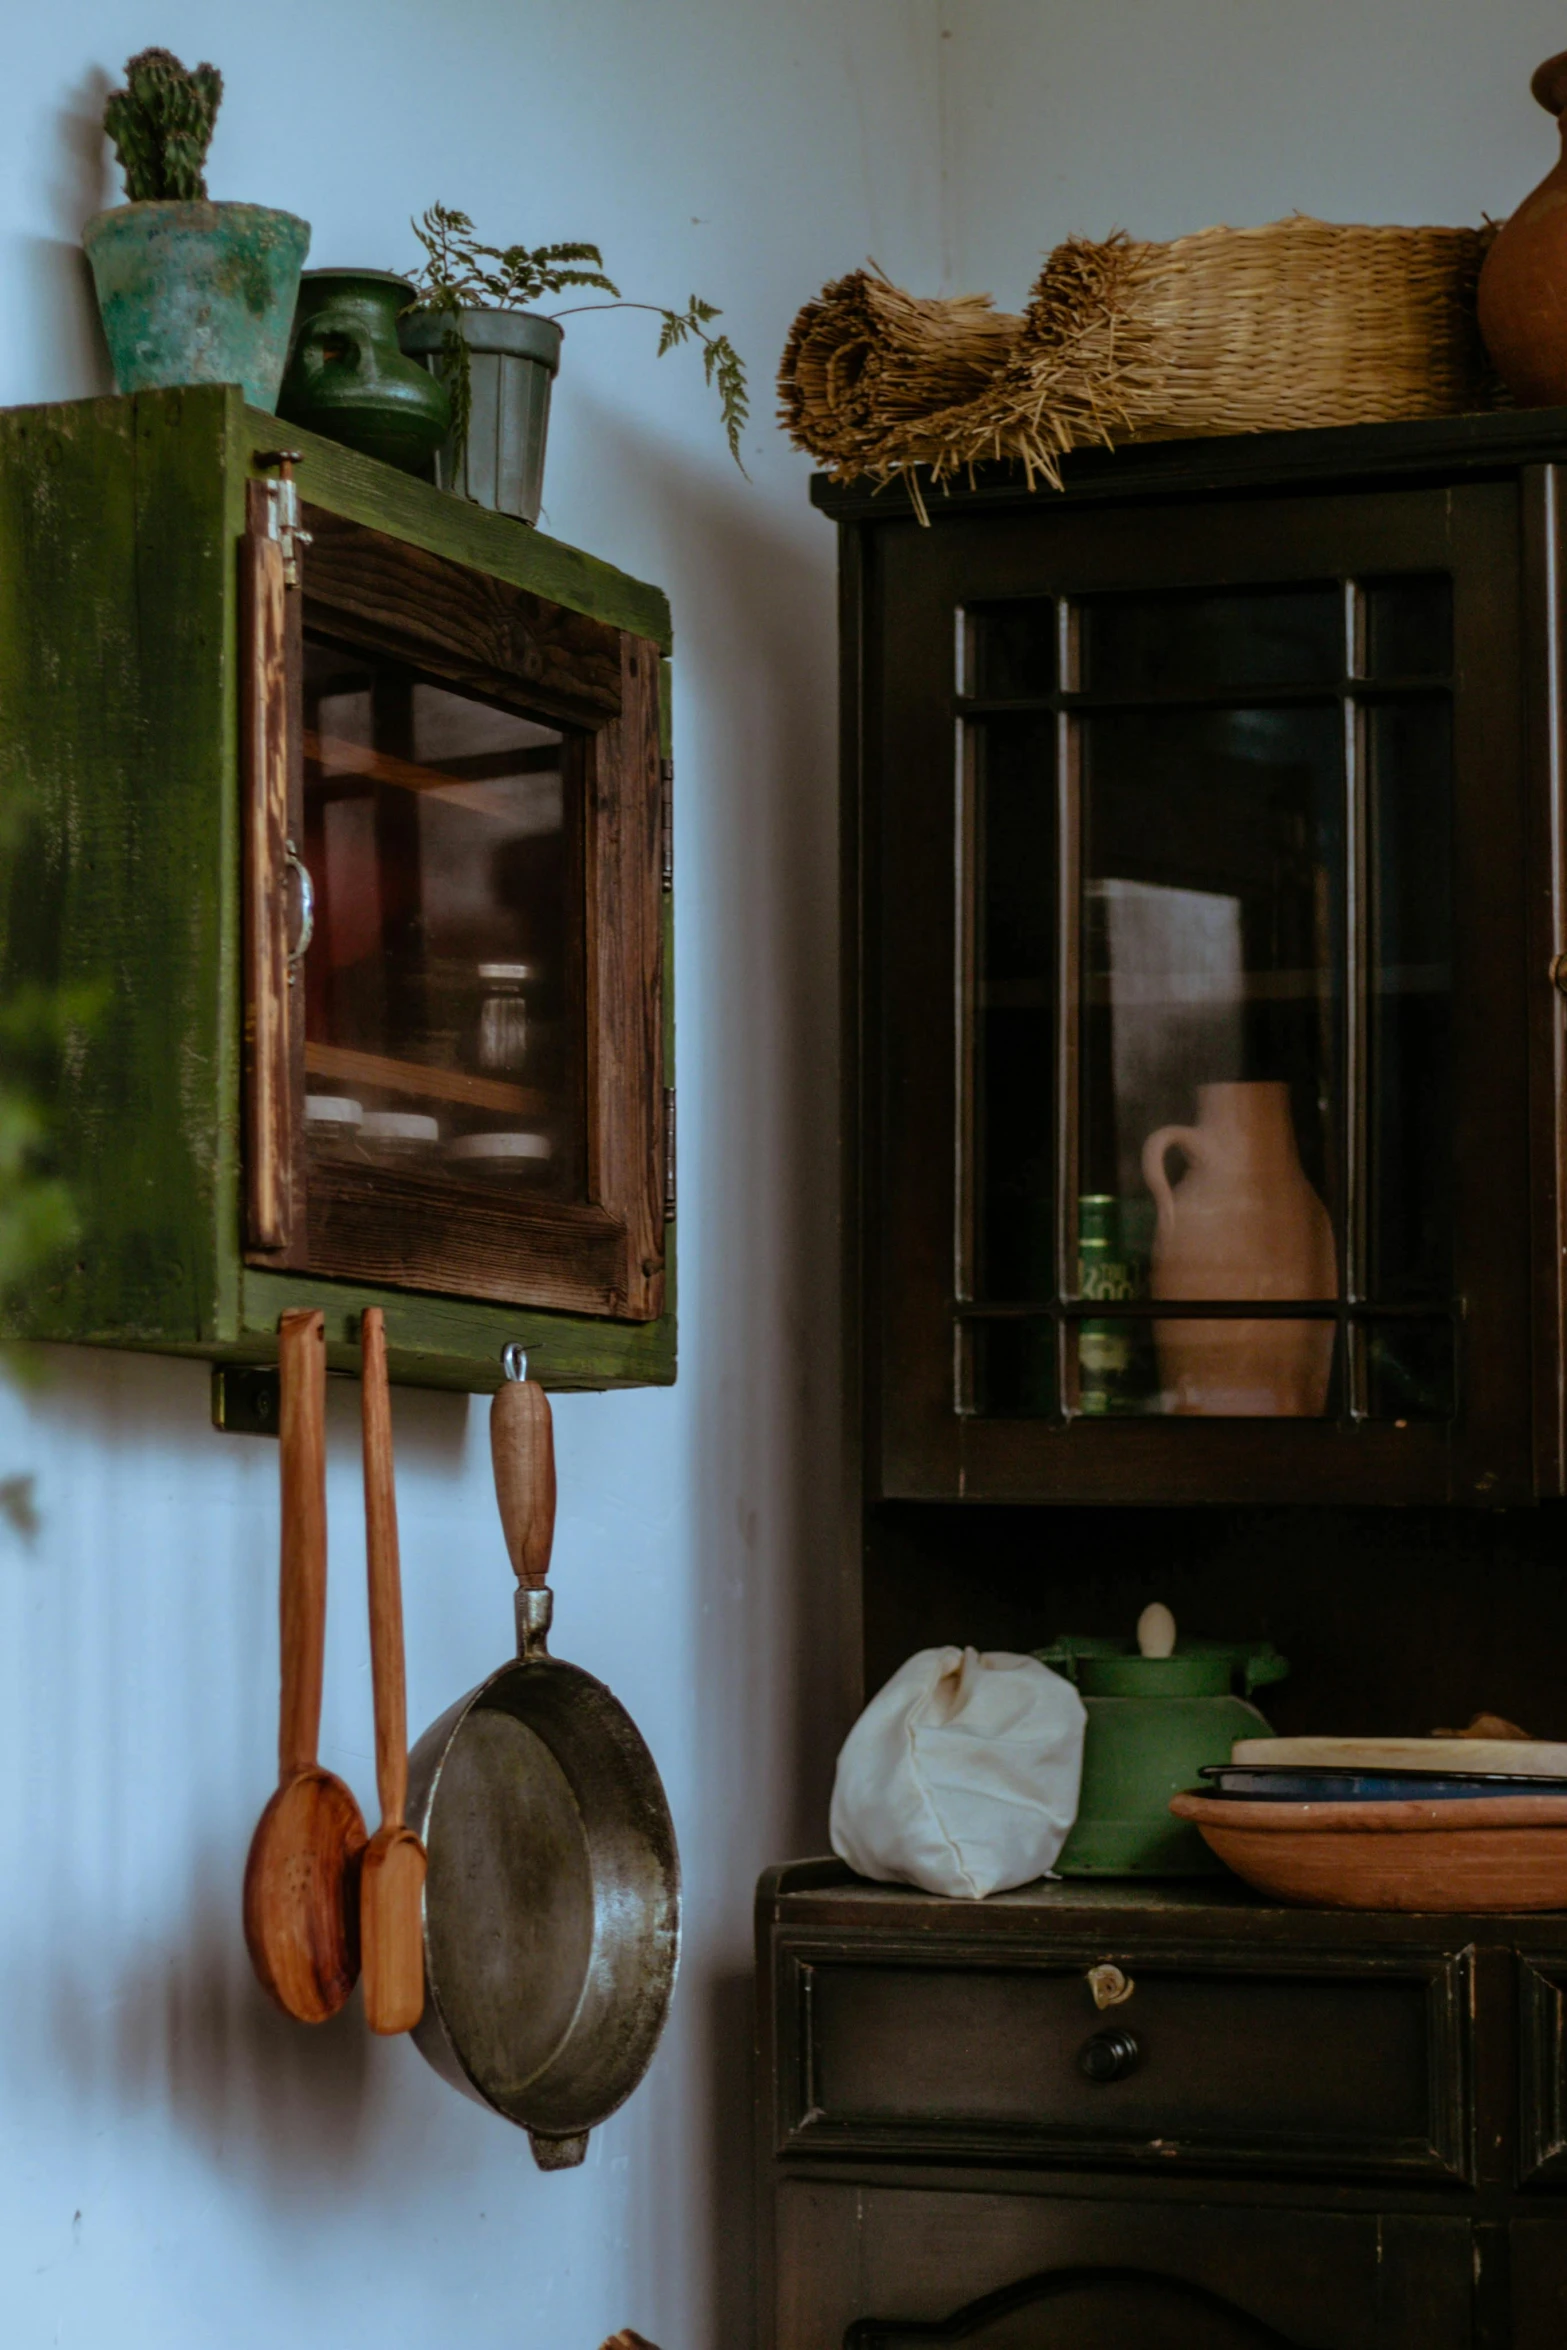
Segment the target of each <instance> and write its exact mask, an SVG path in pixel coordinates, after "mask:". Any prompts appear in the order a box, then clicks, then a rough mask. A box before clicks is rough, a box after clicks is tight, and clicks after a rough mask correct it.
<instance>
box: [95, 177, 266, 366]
mask: <svg viewBox="0 0 1567 2350" xmlns="http://www.w3.org/2000/svg"><path fill="white" fill-rule="evenodd" d="M82 243H83V245H84V246H85V248H86V252H87V258H88V260H89V261H90V262H91V264H92V273H93V282H94V283H95V285H96V286H97V289H98V308H99V310H100V311H101V312H102V314H103V331H104V335H105V337H106V339H107V341H108V345H109V357H110V359H111V361H112V362H113V366H114V380H115V383H116V384H117V385H118V386H119V388H120V390H121V391H122V392H160V391H167V390H170V389H172V388H173V387H174V386H175V385H177V384H234V383H237V384H240V385H241V386H243V389H244V393H245V397H246V399H247V400H248V401H249V402H250V405H251V406H252V407H253V408H275V407H276V405H277V395H278V385H279V384H280V383H281V381H282V378H283V362H284V359H285V357H286V356H287V352H288V336H289V328H290V326H291V325H292V323H293V318H294V303H295V299H296V297H297V295H298V292H299V273H300V270H301V268H302V267H303V266H304V259H305V255H306V254H307V253H308V252H309V250H310V223H309V222H308V221H307V220H299V219H296V217H295V216H294V214H293V213H292V212H274V211H272V210H271V209H270V208H269V207H268V206H267V205H265V204H164V203H158V204H117V205H116V206H115V207H114V209H113V211H111V212H96V213H94V215H93V217H92V219H91V220H89V221H88V223H87V226H86V227H85V228H84V229H83V231H82Z"/></svg>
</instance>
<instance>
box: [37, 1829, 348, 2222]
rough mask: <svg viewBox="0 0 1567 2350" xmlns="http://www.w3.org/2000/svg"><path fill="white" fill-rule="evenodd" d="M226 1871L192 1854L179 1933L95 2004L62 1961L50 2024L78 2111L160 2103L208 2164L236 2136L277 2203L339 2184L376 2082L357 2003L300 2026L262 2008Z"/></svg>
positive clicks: (92, 1982)
mask: <svg viewBox="0 0 1567 2350" xmlns="http://www.w3.org/2000/svg"><path fill="white" fill-rule="evenodd" d="M232 1875H233V1855H232V1854H231V1853H230V1852H228V1851H227V1850H226V1849H225V1850H222V1851H213V1852H210V1853H209V1854H207V1855H206V1856H205V1857H204V1860H203V1862H202V1864H201V1865H199V1866H198V1867H197V1869H196V1870H195V1872H194V1873H193V1877H192V1882H191V1888H190V1897H189V1902H188V1904H187V1905H186V1907H185V1909H184V1911H183V1913H182V1924H183V1926H184V1928H185V1931H184V1932H183V1934H182V1938H181V1940H180V1941H179V1942H178V1944H176V1945H175V1946H174V1947H173V1949H172V1950H171V1949H170V1948H169V1947H168V1946H167V1945H166V1944H160V1945H158V1946H154V1947H149V1948H148V1949H147V1951H146V1952H145V1954H144V1956H143V1957H142V1958H141V1960H140V1961H139V1962H135V1963H132V1964H130V1965H128V1966H125V1967H123V1968H122V1969H121V1971H120V1973H119V1975H118V1977H117V1979H116V1981H115V1983H114V1985H113V1993H112V1997H111V1998H110V1999H109V2000H108V2001H107V2002H106V2000H105V1996H104V1992H105V1986H104V1983H103V1981H102V1979H101V1977H100V1976H98V1975H96V1974H94V1973H93V1972H92V1971H91V1969H90V1968H82V1969H79V1970H76V1969H72V1968H70V1967H65V1968H62V1969H61V1970H60V1971H59V1972H58V1973H57V1974H56V1975H55V1977H54V1980H53V1984H52V1987H51V1991H50V1993H49V1996H48V2000H47V2013H48V2017H49V2025H50V2032H51V2037H52V2040H53V2044H54V2052H55V2062H56V2067H57V2070H58V2073H59V2076H60V2079H61V2082H62V2084H64V2085H67V2086H69V2087H71V2088H73V2089H74V2090H75V2091H76V2092H77V2094H78V2096H79V2098H80V2101H81V2103H82V2104H83V2105H84V2106H86V2107H89V2108H91V2107H95V2106H98V2105H101V2104H102V2103H103V2101H104V2100H105V2099H109V2100H112V2102H113V2105H114V2106H115V2108H116V2109H117V2110H118V2111H120V2112H122V2113H123V2112H139V2111H143V2110H145V2109H146V2108H147V2107H148V2106H149V2105H150V2106H153V2107H162V2108H166V2109H167V2111H168V2112H169V2113H170V2115H171V2117H172V2118H173V2120H174V2122H175V2123H176V2125H177V2127H178V2128H180V2129H181V2130H182V2131H183V2132H184V2133H185V2135H186V2136H188V2137H189V2138H190V2139H191V2140H192V2142H193V2143H194V2144H195V2145H197V2146H198V2147H199V2148H200V2150H201V2152H202V2153H203V2154H204V2155H205V2156H206V2157H207V2158H208V2159H209V2160H211V2161H214V2162H215V2161H218V2160H220V2159H221V2158H222V2157H224V2156H225V2155H226V2154H230V2155H231V2154H232V2153H233V2151H234V2149H235V2147H236V2145H237V2144H238V2143H240V2142H242V2143H243V2147H244V2153H245V2164H246V2169H247V2172H249V2173H251V2174H252V2175H254V2176H255V2178H256V2179H257V2181H258V2183H259V2184H260V2185H261V2186H262V2187H263V2189H264V2190H266V2191H269V2192H270V2193H271V2194H272V2195H273V2196H274V2197H275V2198H276V2199H277V2201H278V2203H279V2205H280V2206H281V2207H283V2208H285V2209H286V2208H287V2207H288V2206H290V2205H292V2204H295V2203H297V2202H299V2201H300V2200H302V2199H303V2200H306V2201H308V2200H310V2199H312V2198H314V2197H315V2196H317V2195H318V2194H319V2192H320V2190H321V2188H322V2187H323V2185H325V2184H327V2183H328V2182H331V2183H333V2184H334V2185H339V2186H340V2185H341V2182H342V2179H343V2178H344V2176H345V2174H346V2172H347V2170H348V2168H349V2166H350V2165H352V2164H353V2163H354V2162H355V2160H356V2158H357V2157H358V2155H359V2154H360V2152H361V2151H362V2150H363V2149H364V2148H365V2147H366V2146H367V2145H368V2144H369V2143H370V2142H371V2141H372V2140H373V2138H374V2136H375V2133H376V2127H377V2122H378V2118H379V2116H378V2108H379V2107H380V2106H381V2105H382V2104H383V2102H384V2101H385V2100H384V2094H383V2092H384V2089H385V2086H386V2084H387V2080H388V2076H387V2073H386V2071H385V2068H384V2067H381V2066H377V2064H376V2062H375V2051H374V2049H373V2046H372V2044H371V2041H370V2038H369V2035H368V2034H367V2032H366V2030H365V2024H364V2018H363V2016H362V2015H361V2014H360V2012H359V2003H358V2001H357V1999H355V2000H353V2001H351V2002H350V2004H349V2006H348V2007H347V2008H345V2009H344V2011H343V2013H342V2014H341V2015H339V2016H337V2017H335V2018H334V2019H333V2021H332V2022H331V2023H329V2024H322V2025H320V2026H318V2027H315V2028H313V2029H312V2030H310V2031H303V2030H301V2028H300V2027H299V2025H297V2024H294V2023H291V2022H290V2021H289V2019H288V2018H287V2017H286V2016H284V2015H282V2014H281V2013H280V2012H279V2011H278V2010H277V2009H276V2008H274V2007H273V2006H272V2004H271V2002H270V2001H269V2000H268V1999H267V1997H266V1995H265V1993H264V1992H263V1991H262V1990H261V1989H260V1988H259V1986H258V1985H257V1984H256V1982H255V1981H254V1979H253V1977H252V1976H251V1974H250V1971H249V1968H248V1966H247V1964H246V1958H245V1950H244V1945H243V1943H242V1942H241V1940H240V1937H239V1933H238V1926H237V1904H236V1902H235V1900H234V1899H233V1898H232V1897H231V1896H232V1888H231V1886H230V1879H231V1878H232ZM219 1887H221V1888H222V1893H221V1896H220V1894H219V1892H218V1890H217V1888H219Z"/></svg>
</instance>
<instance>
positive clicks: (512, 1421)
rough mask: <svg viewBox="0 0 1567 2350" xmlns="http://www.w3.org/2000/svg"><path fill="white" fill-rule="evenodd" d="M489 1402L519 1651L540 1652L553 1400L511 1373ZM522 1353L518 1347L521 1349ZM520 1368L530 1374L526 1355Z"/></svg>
mask: <svg viewBox="0 0 1567 2350" xmlns="http://www.w3.org/2000/svg"><path fill="white" fill-rule="evenodd" d="M507 1357H508V1360H507V1364H506V1370H507V1378H506V1383H505V1385H504V1386H502V1387H498V1388H497V1389H496V1391H495V1400H494V1402H493V1403H492V1404H491V1406H490V1458H491V1460H492V1462H493V1463H494V1467H495V1498H496V1501H497V1502H498V1503H499V1505H500V1513H501V1527H502V1530H503V1532H504V1533H505V1536H506V1548H507V1550H508V1551H509V1552H510V1554H511V1563H512V1572H513V1573H514V1574H515V1576H516V1578H517V1638H518V1646H519V1649H520V1651H521V1653H522V1654H523V1655H524V1656H527V1655H529V1654H532V1653H536V1652H542V1650H543V1648H544V1638H545V1634H546V1633H547V1632H548V1630H549V1621H550V1595H549V1590H548V1580H549V1571H550V1552H551V1550H552V1548H553V1547H554V1542H555V1431H554V1425H553V1422H552V1420H551V1417H550V1399H549V1397H548V1396H547V1395H546V1394H545V1392H544V1390H543V1388H542V1387H541V1386H540V1385H539V1383H538V1381H537V1380H536V1379H529V1378H527V1377H525V1376H524V1377H520V1378H519V1377H517V1376H516V1375H515V1373H514V1372H513V1368H512V1361H513V1359H514V1358H513V1350H512V1349H511V1348H509V1347H508V1349H507ZM519 1357H520V1350H519ZM519 1367H520V1368H521V1370H522V1371H523V1372H526V1369H527V1364H526V1359H525V1358H520V1363H519Z"/></svg>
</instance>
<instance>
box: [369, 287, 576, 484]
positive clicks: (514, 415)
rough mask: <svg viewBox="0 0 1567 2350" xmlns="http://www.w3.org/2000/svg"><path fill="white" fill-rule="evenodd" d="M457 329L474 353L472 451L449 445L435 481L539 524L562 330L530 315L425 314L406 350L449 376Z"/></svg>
mask: <svg viewBox="0 0 1567 2350" xmlns="http://www.w3.org/2000/svg"><path fill="white" fill-rule="evenodd" d="M453 325H456V326H457V327H458V328H459V329H460V331H461V334H462V338H463V341H464V342H465V343H466V344H467V346H468V376H469V385H470V391H471V401H472V405H471V409H470V413H469V420H468V437H467V440H466V442H465V444H464V446H463V447H462V449H461V450H460V451H454V449H453V444H452V443H451V442H450V441H448V442H447V443H446V445H445V447H444V448H442V449H439V450H437V452H436V458H435V478H436V480H437V481H438V482H439V483H440V485H441V487H442V489H443V490H455V491H456V493H457V495H458V496H459V497H462V498H472V499H473V501H474V502H475V504H476V505H480V506H493V507H494V508H495V509H496V511H497V512H498V513H501V514H514V515H515V516H516V518H517V520H518V521H519V522H527V523H534V522H537V521H538V519H539V500H540V498H541V497H542V495H543V492H544V443H545V436H546V434H547V433H548V431H549V421H550V386H551V384H552V383H553V382H554V379H555V370H556V368H557V367H558V366H559V365H560V343H561V332H562V330H561V328H560V327H558V326H557V325H556V323H555V321H554V319H553V318H539V317H536V316H535V315H534V314H533V313H532V312H531V311H526V310H524V311H516V310H464V311H463V312H462V313H461V314H460V316H459V317H458V318H457V319H455V320H453V319H452V318H450V317H449V316H447V315H445V314H444V313H442V312H440V311H432V310H425V311H420V312H418V313H417V314H416V315H415V316H414V317H412V318H405V319H404V320H403V321H402V324H401V327H400V329H399V333H400V336H401V339H402V346H403V349H404V350H405V351H407V352H408V353H409V354H410V356H411V357H413V358H416V359H419V360H422V361H423V363H424V365H425V366H426V367H428V368H429V369H430V370H431V371H432V373H434V374H437V375H444V374H445V372H446V368H447V364H448V362H447V360H446V358H445V356H444V352H443V346H444V344H445V341H446V336H447V330H448V328H449V327H451V326H453Z"/></svg>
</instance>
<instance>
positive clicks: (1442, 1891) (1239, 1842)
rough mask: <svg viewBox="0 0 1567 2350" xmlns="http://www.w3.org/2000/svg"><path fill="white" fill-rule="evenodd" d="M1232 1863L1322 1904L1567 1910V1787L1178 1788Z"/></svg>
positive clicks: (1289, 1897)
mask: <svg viewBox="0 0 1567 2350" xmlns="http://www.w3.org/2000/svg"><path fill="white" fill-rule="evenodd" d="M1170 1809H1171V1811H1172V1812H1174V1814H1175V1816H1176V1818H1177V1819H1178V1820H1191V1821H1193V1822H1194V1823H1195V1825H1196V1826H1197V1828H1198V1830H1199V1832H1200V1833H1201V1835H1202V1839H1203V1841H1204V1843H1205V1844H1207V1845H1208V1847H1209V1848H1210V1850H1211V1851H1213V1852H1214V1853H1216V1854H1217V1855H1218V1857H1219V1859H1220V1860H1222V1861H1223V1862H1224V1864H1225V1866H1226V1867H1227V1868H1231V1869H1233V1870H1234V1871H1235V1874H1236V1875H1237V1876H1238V1877H1243V1878H1244V1879H1245V1881H1246V1883H1247V1884H1248V1885H1251V1886H1254V1887H1255V1888H1256V1890H1257V1891H1258V1892H1259V1893H1269V1894H1272V1895H1273V1897H1274V1898H1275V1900H1278V1901H1294V1902H1301V1903H1304V1904H1307V1905H1308V1906H1310V1907H1312V1908H1315V1909H1424V1910H1527V1909H1567V1795H1478V1796H1475V1797H1474V1798H1473V1799H1472V1800H1469V1799H1461V1800H1459V1801H1457V1802H1453V1803H1412V1802H1400V1803H1233V1802H1226V1801H1225V1800H1224V1799H1223V1798H1222V1797H1217V1796H1203V1795H1177V1796H1176V1797H1175V1798H1174V1799H1173V1800H1172V1802H1171V1805H1170Z"/></svg>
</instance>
